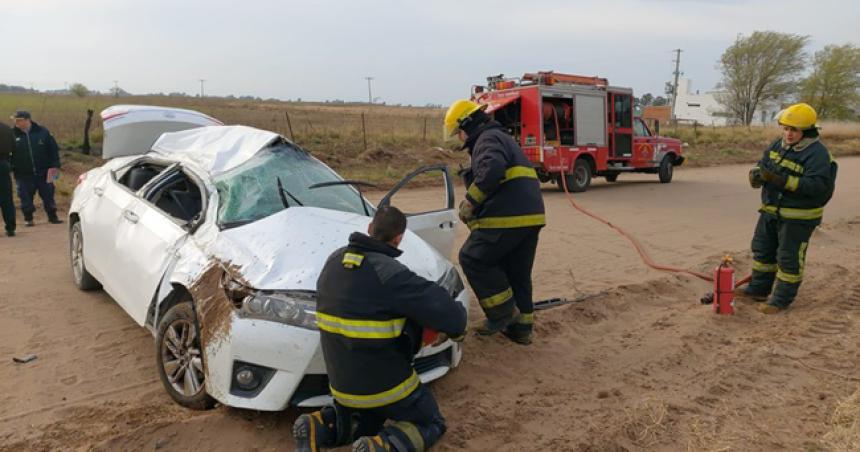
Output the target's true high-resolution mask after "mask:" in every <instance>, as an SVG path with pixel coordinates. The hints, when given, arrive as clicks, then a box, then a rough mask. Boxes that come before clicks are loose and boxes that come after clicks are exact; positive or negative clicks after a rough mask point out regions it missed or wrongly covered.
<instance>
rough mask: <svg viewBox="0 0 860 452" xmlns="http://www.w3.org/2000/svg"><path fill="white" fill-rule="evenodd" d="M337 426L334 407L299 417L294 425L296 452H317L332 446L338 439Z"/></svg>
mask: <svg viewBox="0 0 860 452" xmlns="http://www.w3.org/2000/svg"><path fill="white" fill-rule="evenodd" d="M329 410H330V411H329ZM335 425H336V424H335V414H334V408H332V407H323V409H321V410H320V411H315V412H313V413H310V414H303V415H301V416H299V417H298V418H297V419H296V422H295V423H293V438H295V440H296V451H297V452H317V451H319V450H320V448H321V447H329V446H331V445H332V444H333V443H334V440H335V438H336V432H335Z"/></svg>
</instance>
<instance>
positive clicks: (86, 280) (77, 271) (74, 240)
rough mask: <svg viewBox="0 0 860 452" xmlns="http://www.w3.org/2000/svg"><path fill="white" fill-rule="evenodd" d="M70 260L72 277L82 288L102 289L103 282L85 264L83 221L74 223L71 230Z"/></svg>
mask: <svg viewBox="0 0 860 452" xmlns="http://www.w3.org/2000/svg"><path fill="white" fill-rule="evenodd" d="M69 261H70V262H71V264H72V279H73V280H74V281H75V285H76V286H78V289H81V290H97V289H101V288H102V285H101V283H100V282H99V281H98V280H97V279H95V278H94V277H93V275H91V274H90V272H88V271H87V267H86V266H85V265H84V233H83V230H82V229H81V222H80V221H76V222H75V223H74V224H72V228H71V230H70V231H69Z"/></svg>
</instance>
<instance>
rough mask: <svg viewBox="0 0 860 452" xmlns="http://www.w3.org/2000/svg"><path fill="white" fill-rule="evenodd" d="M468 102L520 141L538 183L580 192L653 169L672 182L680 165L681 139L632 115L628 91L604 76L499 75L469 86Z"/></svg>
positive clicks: (631, 93) (630, 92) (557, 74)
mask: <svg viewBox="0 0 860 452" xmlns="http://www.w3.org/2000/svg"><path fill="white" fill-rule="evenodd" d="M472 100H474V101H475V102H477V103H479V104H484V105H486V106H487V107H486V111H487V113H489V114H490V115H491V116H492V117H493V118H494V119H495V120H497V121H499V122H500V123H501V124H502V125H503V126H504V127H505V128H506V129H507V130H508V132H509V133H510V134H511V135H513V137H514V138H515V139H516V140H517V142H519V144H520V146H521V147H522V149H523V152H524V153H525V155H526V156H527V157H528V159H529V160H530V161H531V162H532V163H533V164H534V166H535V169H536V170H537V173H538V177H539V178H540V180H541V182H550V181H552V182H554V183H556V184H558V186H559V188H561V187H562V184H561V177H562V175H564V177H565V182H566V184H567V187H568V190H570V191H572V192H583V191H585V190H587V189H588V187H589V185H590V184H591V179H592V177H594V176H602V177H605V178H606V180H607V181H609V182H615V181H616V180H617V179H618V175H619V174H621V173H625V172H636V173H653V174H657V175H658V176H659V179H660V182H662V183H669V182H671V181H672V173H673V168H674V167H675V166H678V165H681V164H682V163H683V162H684V157H683V156H682V155H681V142H680V141H679V140H676V139H673V138H667V137H661V136H659V129H660V125H659V123H655V127H654V129H655V130H654V132H652V131H651V129H650V128H649V127H648V125H647V124H646V123H645V121H643V120H642V118H639V117H635V116H634V114H633V90H632V89H630V88H622V87H617V86H611V85H609V82H608V81H607V79H605V78H600V77H586V76H580V75H570V74H559V73H554V72H537V73H530V74H525V75H523V76H522V77H521V78H519V79H508V78H505V77H504V76H502V75H498V76H492V77H488V78H487V85H486V86H482V85H476V86H473V87H472Z"/></svg>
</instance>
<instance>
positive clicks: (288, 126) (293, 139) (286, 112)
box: [284, 110, 296, 143]
mask: <svg viewBox="0 0 860 452" xmlns="http://www.w3.org/2000/svg"><path fill="white" fill-rule="evenodd" d="M284 116H286V117H287V129H289V131H290V141H292V142H293V143H295V142H296V137H295V135H293V122H292V121H290V112H288V111H286V110H285V111H284Z"/></svg>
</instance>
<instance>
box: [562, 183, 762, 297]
mask: <svg viewBox="0 0 860 452" xmlns="http://www.w3.org/2000/svg"><path fill="white" fill-rule="evenodd" d="M561 184H562V187H563V188H564V193H565V195H566V196H567V200H568V201H569V202H570V205H571V206H573V208H574V209H576V210H578V211H580V212H582V213H584V214H586V215H588V216H589V217H591V218H593V219H595V220H597V221H599V222H601V223H603V224H605V225H607V226H609V227H610V228H612V229H615V230H616V231H618V233H620V234H621V235H622V236H623V237H624V238H625V239H627V241H629V242H630V244H631V245H633V248H635V249H636V252H637V253H639V257H640V258H642V262H644V263H645V265H647V266H649V267H651V268H653V269H654V270H658V271H661V272H668V273H684V274H687V275H690V276H695V277H696V278H699V279H703V280H705V281H713V280H714V277H713V276H712V275H708V274H705V273H699V272H694V271H692V270H685V269H683V268H676V267H670V266H668V265H660V264H658V263H656V262H654V260H653V259H651V256H649V255H648V252H647V251H645V248H643V247H642V245H641V244H640V243H639V241H638V240H636V238H635V237H633V236H632V235H631V234H630V233H628V232H627V231H625V230H624V229H622V228H621V227H620V226H618V225H616V224H613V223H612V222H610V221H607V220H605V219H603V218H601V217H600V216H599V215H597V214H595V213H593V212H591V211H589V210H588V209H586V208H584V207H582V206H580V205H579V204H577V203H576V201H574V200H573V196H572V195H571V194H570V192H569V191H568V190H567V177H565V175H564V170H561ZM751 278H752V275H749V276H746V277H745V278H743V279H741V280H740V281H737V282H736V283H735V287H740V286H742V285H744V284H746V283H748V282H749V281H750V279H751Z"/></svg>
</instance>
